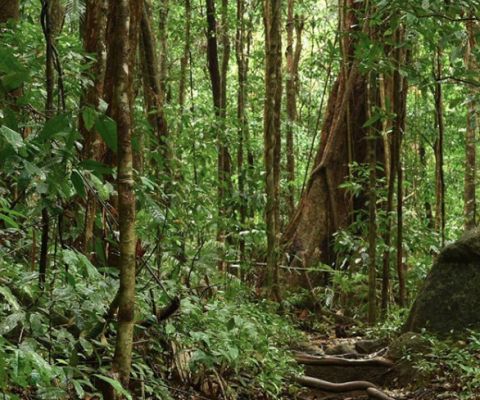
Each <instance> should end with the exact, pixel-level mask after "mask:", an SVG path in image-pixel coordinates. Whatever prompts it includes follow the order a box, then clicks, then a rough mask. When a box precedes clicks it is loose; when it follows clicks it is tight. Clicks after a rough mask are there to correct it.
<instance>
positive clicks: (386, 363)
mask: <svg viewBox="0 0 480 400" xmlns="http://www.w3.org/2000/svg"><path fill="white" fill-rule="evenodd" d="M295 360H296V361H297V362H298V363H299V364H303V365H330V366H339V367H358V366H363V367H380V366H381V367H387V368H391V367H393V365H394V363H393V361H391V360H388V359H386V358H383V357H376V358H366V359H354V360H352V359H348V358H341V357H330V356H327V357H319V356H313V355H310V354H306V353H299V354H297V355H295Z"/></svg>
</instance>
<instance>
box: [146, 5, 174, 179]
mask: <svg viewBox="0 0 480 400" xmlns="http://www.w3.org/2000/svg"><path fill="white" fill-rule="evenodd" d="M149 9H150V7H148V5H147V3H146V2H144V4H143V9H142V18H141V41H140V43H141V50H142V51H141V59H142V72H143V74H142V75H143V88H144V95H145V103H146V104H145V105H146V112H147V117H148V121H149V123H150V126H151V127H152V129H153V131H154V133H155V136H156V138H157V140H158V143H159V154H160V156H161V157H160V158H161V160H160V161H161V162H163V165H160V166H158V165H156V166H157V167H158V168H159V170H160V171H161V173H160V175H161V176H162V177H163V179H161V181H164V180H165V179H169V176H170V160H171V153H170V149H169V143H168V125H167V121H166V119H165V113H164V107H163V104H164V101H165V93H164V92H163V90H162V85H161V82H160V75H161V73H160V71H159V66H160V67H161V64H160V63H159V62H158V59H157V55H156V44H155V36H154V35H153V32H152V24H151V17H150V13H149ZM156 164H157V163H156Z"/></svg>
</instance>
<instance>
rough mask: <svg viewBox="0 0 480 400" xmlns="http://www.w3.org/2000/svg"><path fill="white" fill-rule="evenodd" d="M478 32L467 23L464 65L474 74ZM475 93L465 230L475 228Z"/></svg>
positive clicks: (472, 93)
mask: <svg viewBox="0 0 480 400" xmlns="http://www.w3.org/2000/svg"><path fill="white" fill-rule="evenodd" d="M477 32H478V27H477V24H476V23H475V22H474V21H468V22H467V35H468V40H467V46H466V52H465V64H466V66H467V69H468V71H470V72H472V73H475V72H476V71H477V70H478V67H477V65H476V61H475V56H474V55H473V53H472V52H473V51H474V49H475V46H476V40H475V35H476V33H477ZM475 95H476V92H475V91H474V90H473V89H470V96H469V99H468V104H467V130H466V134H465V185H464V197H463V199H464V215H465V229H473V228H474V227H475V226H476V213H477V204H476V196H475V182H476V179H475V175H476V142H475V140H476V133H477V129H478V112H477V103H476V102H475Z"/></svg>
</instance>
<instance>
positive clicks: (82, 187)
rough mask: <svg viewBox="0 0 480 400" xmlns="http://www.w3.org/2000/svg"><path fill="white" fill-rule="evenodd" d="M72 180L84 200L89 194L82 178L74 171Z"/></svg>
mask: <svg viewBox="0 0 480 400" xmlns="http://www.w3.org/2000/svg"><path fill="white" fill-rule="evenodd" d="M70 179H71V181H72V184H73V187H74V188H75V191H76V192H77V194H78V195H79V196H80V197H81V198H83V199H84V198H85V197H87V192H86V191H85V184H84V182H83V178H82V176H81V175H80V174H79V173H78V172H77V171H73V172H72V175H71V176H70Z"/></svg>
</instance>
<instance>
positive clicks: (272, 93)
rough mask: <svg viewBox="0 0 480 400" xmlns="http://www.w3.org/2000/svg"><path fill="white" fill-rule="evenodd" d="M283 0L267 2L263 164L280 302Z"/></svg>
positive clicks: (273, 277) (272, 288) (271, 260)
mask: <svg viewBox="0 0 480 400" xmlns="http://www.w3.org/2000/svg"><path fill="white" fill-rule="evenodd" d="M281 6H282V2H281V0H265V4H264V26H265V104H264V130H263V142H264V163H265V191H266V198H267V203H266V207H265V229H266V233H267V271H266V282H265V283H266V287H267V289H268V291H269V295H270V296H273V297H274V298H275V299H277V300H279V299H280V290H279V286H278V285H279V280H278V233H279V230H280V226H279V225H280V217H279V182H280V142H281V136H280V111H281V102H282V68H281V65H282V56H281V48H282V38H281V32H280V27H281V19H282V7H281Z"/></svg>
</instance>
